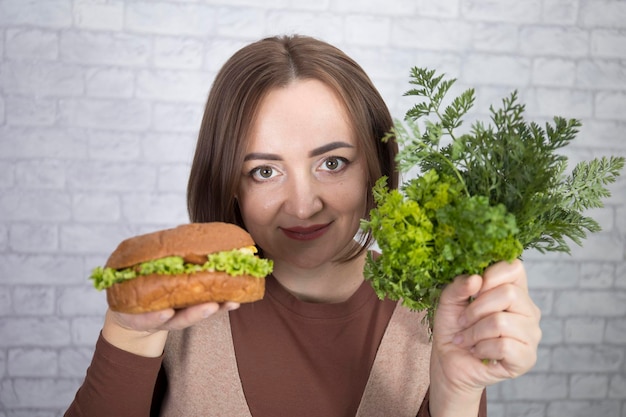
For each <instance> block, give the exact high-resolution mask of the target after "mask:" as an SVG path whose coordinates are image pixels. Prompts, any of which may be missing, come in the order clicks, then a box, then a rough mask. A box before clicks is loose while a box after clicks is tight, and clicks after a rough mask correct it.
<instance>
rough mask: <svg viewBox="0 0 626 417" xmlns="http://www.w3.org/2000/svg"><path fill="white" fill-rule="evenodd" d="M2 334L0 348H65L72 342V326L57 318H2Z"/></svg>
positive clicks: (0, 326) (0, 323)
mask: <svg viewBox="0 0 626 417" xmlns="http://www.w3.org/2000/svg"><path fill="white" fill-rule="evenodd" d="M0 334H2V336H3V337H2V339H0V346H8V347H14V346H17V347H27V346H32V347H37V346H38V347H55V346H65V345H67V344H68V343H69V342H70V325H69V322H68V321H67V320H62V319H58V318H56V317H38V318H30V317H29V318H24V317H20V318H15V317H11V318H5V317H0Z"/></svg>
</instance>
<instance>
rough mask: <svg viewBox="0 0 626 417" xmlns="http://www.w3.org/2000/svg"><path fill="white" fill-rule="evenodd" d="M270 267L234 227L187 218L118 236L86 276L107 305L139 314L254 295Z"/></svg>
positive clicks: (245, 234)
mask: <svg viewBox="0 0 626 417" xmlns="http://www.w3.org/2000/svg"><path fill="white" fill-rule="evenodd" d="M272 267H273V264H272V261H271V260H268V259H262V258H259V257H258V256H257V249H256V246H255V244H254V241H253V240H252V237H251V236H250V235H249V234H248V232H246V231H245V230H243V229H242V228H240V227H239V226H236V225H234V224H230V223H221V222H211V223H190V224H184V225H181V226H178V227H175V228H172V229H165V230H160V231H156V232H153V233H148V234H144V235H140V236H135V237H132V238H129V239H126V240H124V241H123V242H121V243H120V244H119V246H118V247H117V248H116V249H115V250H114V251H113V253H111V255H110V256H109V259H108V260H107V262H106V265H105V266H104V267H97V268H95V269H94V270H93V272H92V274H91V276H90V279H91V280H92V281H93V284H94V286H95V287H96V289H98V290H106V293H107V302H108V304H109V307H110V308H111V310H113V311H118V312H122V313H145V312H149V311H157V310H163V309H167V308H175V309H178V308H184V307H188V306H191V305H195V304H200V303H205V302H218V303H220V302H225V301H235V302H239V303H246V302H252V301H256V300H259V299H261V298H263V295H264V292H265V277H266V276H267V275H269V274H270V273H271V272H272Z"/></svg>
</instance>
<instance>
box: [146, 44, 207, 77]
mask: <svg viewBox="0 0 626 417" xmlns="http://www.w3.org/2000/svg"><path fill="white" fill-rule="evenodd" d="M203 57H204V44H203V43H202V42H201V41H199V40H197V39H192V38H174V37H160V38H156V39H155V40H154V64H155V66H156V67H159V68H181V69H200V68H202V61H203Z"/></svg>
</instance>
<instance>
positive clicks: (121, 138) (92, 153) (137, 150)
mask: <svg viewBox="0 0 626 417" xmlns="http://www.w3.org/2000/svg"><path fill="white" fill-rule="evenodd" d="M86 136H87V138H88V146H89V152H88V153H89V158H90V159H94V160H106V161H117V162H120V161H133V160H139V159H141V146H140V142H141V137H142V135H141V133H135V132H124V131H121V132H120V131H111V130H94V129H90V130H89V132H87V133H86Z"/></svg>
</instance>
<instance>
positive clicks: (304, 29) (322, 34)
mask: <svg viewBox="0 0 626 417" xmlns="http://www.w3.org/2000/svg"><path fill="white" fill-rule="evenodd" d="M342 1H343V0H342ZM336 4H337V3H336V0H333V2H332V3H331V5H333V6H334V5H336ZM386 6H387V5H386ZM385 9H387V7H385ZM343 25H344V19H343V16H342V15H340V14H338V13H329V12H327V11H326V12H322V13H311V12H305V11H300V10H269V11H268V12H267V15H266V17H265V26H266V27H268V28H281V29H282V32H283V33H306V34H308V35H309V36H314V37H317V38H320V39H323V40H325V41H326V42H330V43H332V44H334V45H339V44H340V43H341V42H343V41H344V32H343V31H342V30H337V28H342V27H343Z"/></svg>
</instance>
